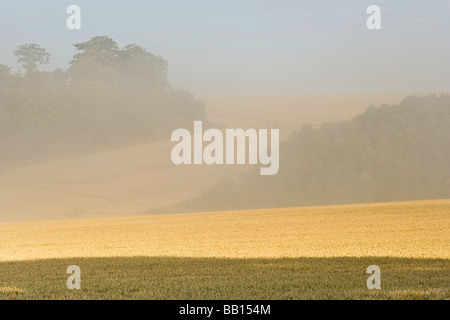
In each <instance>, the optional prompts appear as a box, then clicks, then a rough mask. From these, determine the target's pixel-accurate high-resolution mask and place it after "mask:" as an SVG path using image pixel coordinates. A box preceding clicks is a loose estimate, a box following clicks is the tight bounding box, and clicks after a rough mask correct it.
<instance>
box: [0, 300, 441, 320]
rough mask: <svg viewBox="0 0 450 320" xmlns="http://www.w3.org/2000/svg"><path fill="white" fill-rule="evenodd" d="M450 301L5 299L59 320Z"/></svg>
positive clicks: (402, 312)
mask: <svg viewBox="0 0 450 320" xmlns="http://www.w3.org/2000/svg"><path fill="white" fill-rule="evenodd" d="M448 307H449V303H448V301H280V300H276V301H267V300H265V301H261V300H233V301H216V300H205V301H199V300H186V301H180V300H178V301H0V308H1V310H2V313H3V314H7V313H6V312H11V313H10V314H11V315H14V318H15V319H20V318H22V317H21V316H30V318H31V317H33V318H35V317H36V316H38V315H42V316H44V317H45V318H47V317H48V316H55V317H57V318H59V319H65V318H74V317H75V318H78V319H80V320H84V319H85V318H92V317H99V319H108V318H109V317H113V318H119V319H120V318H125V319H136V318H137V319H316V318H318V319H320V318H323V317H326V318H330V319H331V318H335V317H336V316H343V317H344V319H347V318H348V317H355V318H358V319H367V318H371V319H375V318H378V319H380V320H384V318H386V317H394V318H398V319H404V318H407V317H410V316H415V317H418V316H419V317H420V316H424V318H425V317H426V318H435V316H438V315H439V314H441V315H444V314H446V312H445V310H444V308H446V310H448Z"/></svg>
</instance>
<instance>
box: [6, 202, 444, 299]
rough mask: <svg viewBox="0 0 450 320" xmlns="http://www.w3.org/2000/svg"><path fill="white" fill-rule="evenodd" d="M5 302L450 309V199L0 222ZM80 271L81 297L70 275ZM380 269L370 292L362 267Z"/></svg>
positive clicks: (364, 268) (364, 269) (364, 270)
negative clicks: (426, 303) (69, 283)
mask: <svg viewBox="0 0 450 320" xmlns="http://www.w3.org/2000/svg"><path fill="white" fill-rule="evenodd" d="M0 235H1V238H0V239H1V242H0V298H1V299H448V298H450V291H449V288H450V239H449V235H450V200H430V201H414V202H395V203H377V204H360V205H339V206H323V207H301V208H286V209H264V210H248V211H232V212H216V213H201V214H176V215H147V216H135V217H124V218H91V219H73V220H61V221H34V222H7V223H1V224H0ZM70 265H77V266H79V267H80V268H81V278H82V288H81V290H68V289H67V287H66V280H67V278H68V276H69V275H68V274H66V269H67V267H68V266H70ZM370 265H378V266H379V267H380V269H381V290H368V289H367V287H366V279H367V277H368V276H369V275H367V274H366V273H365V272H366V269H367V267H368V266H370Z"/></svg>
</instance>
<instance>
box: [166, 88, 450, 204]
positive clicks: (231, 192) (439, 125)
mask: <svg viewBox="0 0 450 320" xmlns="http://www.w3.org/2000/svg"><path fill="white" fill-rule="evenodd" d="M449 197H450V96H448V95H443V96H439V97H437V96H427V97H408V98H406V99H404V100H403V101H402V102H401V103H400V104H399V105H382V106H380V107H378V108H376V107H374V106H370V107H369V108H368V109H367V110H366V111H365V112H364V113H363V114H361V115H358V116H357V117H355V118H354V119H352V120H351V121H346V122H341V123H326V124H323V125H322V126H321V127H320V128H318V129H314V128H312V127H311V126H308V125H305V126H304V127H303V128H302V129H301V130H299V131H297V132H295V133H294V134H292V136H291V137H290V139H288V141H286V142H284V143H282V144H281V146H280V170H279V173H278V174H277V175H275V176H260V175H259V169H255V170H254V171H253V172H251V173H250V174H247V175H245V176H243V177H242V178H241V179H240V180H239V181H232V180H230V179H224V180H222V181H221V182H220V183H218V184H217V185H216V186H215V187H214V188H213V189H212V190H209V191H207V192H205V193H204V194H203V195H202V197H201V198H200V199H196V200H194V201H191V202H188V203H183V204H181V205H180V206H177V208H171V210H178V211H179V210H182V211H202V210H226V209H243V208H266V207H287V206H307V205H326V204H343V203H364V202H379V201H396V200H419V199H433V198H449Z"/></svg>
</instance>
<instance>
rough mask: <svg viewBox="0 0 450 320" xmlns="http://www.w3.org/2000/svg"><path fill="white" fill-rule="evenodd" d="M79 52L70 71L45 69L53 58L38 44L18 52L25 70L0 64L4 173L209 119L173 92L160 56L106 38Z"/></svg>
mask: <svg viewBox="0 0 450 320" xmlns="http://www.w3.org/2000/svg"><path fill="white" fill-rule="evenodd" d="M74 48H75V50H76V53H75V54H74V56H73V59H72V60H71V61H70V63H69V65H70V67H69V68H68V69H67V70H61V69H57V70H54V71H51V72H44V71H39V70H38V66H39V65H40V64H45V63H48V62H49V61H50V54H49V53H48V52H47V51H46V50H45V49H44V48H41V47H40V46H39V45H36V44H26V45H21V46H19V47H18V48H16V49H15V50H14V54H15V55H16V57H17V61H18V63H19V64H20V65H21V66H22V69H23V70H22V72H18V73H12V72H11V69H10V68H9V67H8V66H6V65H0V154H1V157H0V168H2V167H5V166H11V165H16V164H19V163H26V162H32V161H34V160H36V159H41V158H44V157H49V156H52V155H57V154H61V153H66V152H70V153H73V152H81V151H87V150H90V151H92V150H98V149H99V148H108V147H110V146H112V145H117V144H122V143H129V142H134V141H136V142H137V141H148V140H149V139H150V140H151V139H160V138H161V137H163V136H164V137H167V136H168V134H169V131H171V130H173V128H176V127H180V126H185V125H187V124H188V123H192V120H194V119H195V120H198V119H204V117H205V115H204V106H203V104H202V102H200V101H197V100H196V99H195V98H194V97H193V96H192V94H190V93H189V92H187V91H183V90H174V89H172V88H171V87H170V85H169V83H168V79H167V70H168V62H167V61H166V60H165V59H163V58H162V57H160V56H156V55H154V54H152V53H150V52H148V51H147V50H146V49H144V48H142V47H140V46H138V45H135V44H130V45H127V46H125V47H123V48H119V47H118V45H117V43H116V42H115V41H114V40H112V39H110V38H108V37H105V36H99V37H94V38H92V39H91V40H89V41H86V42H82V43H76V44H74Z"/></svg>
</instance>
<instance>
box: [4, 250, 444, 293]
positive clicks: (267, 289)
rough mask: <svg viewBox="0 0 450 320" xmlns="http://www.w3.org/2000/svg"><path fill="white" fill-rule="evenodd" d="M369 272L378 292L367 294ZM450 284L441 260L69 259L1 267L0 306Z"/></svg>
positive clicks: (428, 289)
mask: <svg viewBox="0 0 450 320" xmlns="http://www.w3.org/2000/svg"><path fill="white" fill-rule="evenodd" d="M374 264H375V265H378V266H379V267H380V269H381V290H368V289H367V287H366V280H367V278H368V277H369V275H367V274H366V273H365V272H366V269H367V267H368V266H370V265H374ZM69 265H78V266H79V267H80V268H81V279H82V289H81V290H68V289H67V287H66V280H67V278H68V277H69V275H68V274H66V269H67V267H68V266H69ZM449 279H450V260H445V259H409V258H385V257H364V258H357V257H348V258H347V257H339V258H283V259H229V258H174V257H114V258H70V259H49V260H33V261H18V262H0V299H448V298H450V293H449V287H450V286H449Z"/></svg>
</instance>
